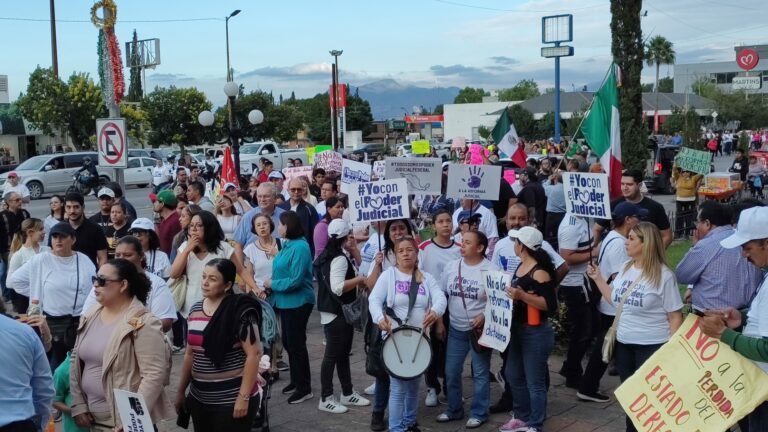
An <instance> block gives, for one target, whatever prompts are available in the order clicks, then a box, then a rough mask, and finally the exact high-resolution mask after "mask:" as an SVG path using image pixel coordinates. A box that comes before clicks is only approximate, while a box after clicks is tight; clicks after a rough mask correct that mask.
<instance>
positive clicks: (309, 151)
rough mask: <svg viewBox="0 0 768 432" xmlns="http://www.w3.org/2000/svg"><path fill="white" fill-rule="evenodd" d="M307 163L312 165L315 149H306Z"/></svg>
mask: <svg viewBox="0 0 768 432" xmlns="http://www.w3.org/2000/svg"><path fill="white" fill-rule="evenodd" d="M307 162H308V163H309V164H310V165H312V164H314V163H315V148H314V147H307Z"/></svg>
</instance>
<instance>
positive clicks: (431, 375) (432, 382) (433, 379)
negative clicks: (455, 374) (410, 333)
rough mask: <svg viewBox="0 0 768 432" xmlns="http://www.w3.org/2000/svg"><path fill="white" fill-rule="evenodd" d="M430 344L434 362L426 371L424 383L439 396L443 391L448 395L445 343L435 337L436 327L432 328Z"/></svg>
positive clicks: (430, 363)
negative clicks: (441, 380) (441, 382)
mask: <svg viewBox="0 0 768 432" xmlns="http://www.w3.org/2000/svg"><path fill="white" fill-rule="evenodd" d="M446 332H447V327H446ZM446 336H447V335H446ZM429 343H430V345H431V346H432V361H431V362H429V367H428V368H427V370H426V371H424V383H425V384H426V385H427V387H428V388H433V389H435V391H436V392H437V394H440V391H441V390H442V391H443V392H444V393H447V391H446V390H447V387H445V341H444V340H442V341H441V340H439V339H438V338H437V336H435V326H432V329H431V331H430V337H429ZM439 378H442V379H443V385H440V380H439Z"/></svg>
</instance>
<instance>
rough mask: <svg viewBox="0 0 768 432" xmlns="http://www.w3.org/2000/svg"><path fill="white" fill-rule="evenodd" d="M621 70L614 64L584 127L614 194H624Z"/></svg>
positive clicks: (586, 136)
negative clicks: (620, 117)
mask: <svg viewBox="0 0 768 432" xmlns="http://www.w3.org/2000/svg"><path fill="white" fill-rule="evenodd" d="M620 73H621V72H620V70H619V67H618V66H617V65H616V64H612V65H611V70H610V71H609V72H608V76H607V77H606V78H605V81H603V84H602V85H601V86H600V90H598V91H597V93H595V96H594V98H593V99H592V105H591V106H590V108H589V111H588V112H587V115H586V116H585V118H584V124H583V125H582V128H581V133H582V134H584V138H586V141H587V145H589V147H590V148H591V149H592V151H593V152H595V154H596V155H597V157H598V158H599V159H600V164H601V165H602V166H603V169H604V170H605V172H606V174H608V187H609V191H610V194H611V197H615V196H618V195H620V194H621V170H622V167H621V131H620V128H619V85H620V82H619V77H620Z"/></svg>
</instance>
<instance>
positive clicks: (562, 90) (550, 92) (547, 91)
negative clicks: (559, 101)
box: [544, 87, 565, 94]
mask: <svg viewBox="0 0 768 432" xmlns="http://www.w3.org/2000/svg"><path fill="white" fill-rule="evenodd" d="M554 92H555V88H554V87H547V88H545V89H544V94H552V93H554ZM560 93H565V89H564V88H561V89H560Z"/></svg>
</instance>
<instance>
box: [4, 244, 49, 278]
mask: <svg viewBox="0 0 768 432" xmlns="http://www.w3.org/2000/svg"><path fill="white" fill-rule="evenodd" d="M50 250H51V248H49V247H48V246H40V248H39V249H38V251H37V252H35V250H34V249H32V248H30V247H26V246H22V247H21V249H19V250H17V251H16V252H14V253H13V255H11V259H10V260H8V276H11V275H12V274H13V272H15V271H16V270H18V269H19V268H21V266H22V265H24V264H25V263H26V262H27V261H29V260H31V259H32V257H33V256H35V255H37V254H39V253H43V252H50Z"/></svg>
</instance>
